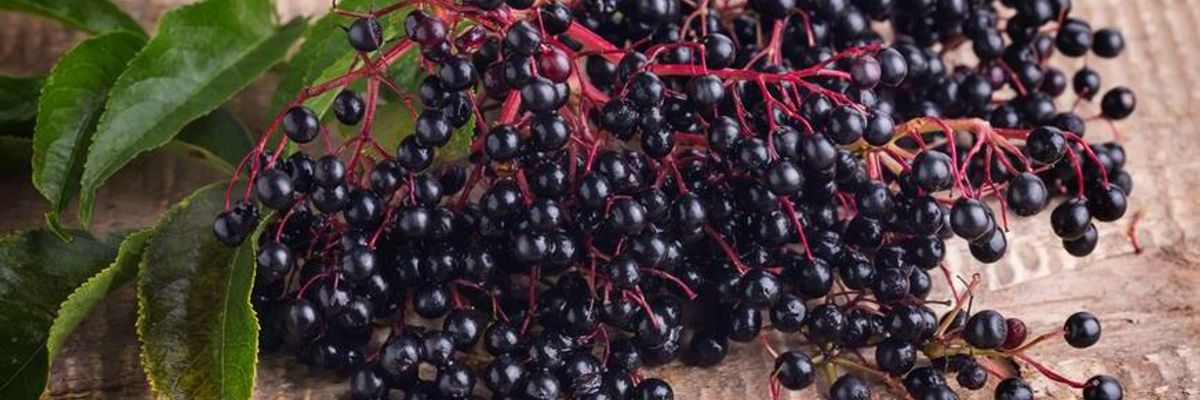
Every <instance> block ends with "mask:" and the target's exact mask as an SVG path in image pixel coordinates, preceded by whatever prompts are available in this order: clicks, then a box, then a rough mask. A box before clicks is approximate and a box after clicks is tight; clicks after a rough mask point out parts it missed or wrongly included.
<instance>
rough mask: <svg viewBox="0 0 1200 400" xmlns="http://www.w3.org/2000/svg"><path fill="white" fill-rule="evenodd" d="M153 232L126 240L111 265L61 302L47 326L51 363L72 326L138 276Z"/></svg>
mask: <svg viewBox="0 0 1200 400" xmlns="http://www.w3.org/2000/svg"><path fill="white" fill-rule="evenodd" d="M152 233H153V231H152V230H149V229H147V230H142V231H138V232H135V233H133V234H131V235H129V236H127V237H125V240H124V241H122V242H121V246H120V248H118V250H117V258H116V259H115V260H113V262H112V264H109V265H108V267H105V268H104V269H103V270H101V271H100V272H99V273H97V274H96V275H93V276H92V277H91V278H89V279H88V280H87V282H84V283H83V284H82V285H80V286H79V287H78V288H76V289H75V291H74V292H72V293H71V295H70V296H67V300H66V301H63V302H62V305H60V306H59V308H58V318H55V319H54V324H53V325H51V326H50V338H49V340H48V341H47V342H46V349H47V351H48V352H49V356H50V357H49V358H50V361H51V362H53V360H54V356H55V355H57V354H58V350H59V349H61V348H62V345H63V343H65V342H66V340H67V337H69V336H70V335H71V332H72V331H74V330H75V327H77V326H79V323H80V322H83V319H84V317H87V315H88V313H89V312H90V311H91V310H92V307H93V306H95V305H96V303H97V302H99V301H100V300H102V299H104V298H105V297H107V296H108V294H109V293H112V291H114V290H116V289H118V288H120V287H121V286H122V285H124V284H125V283H126V282H129V281H131V280H133V278H134V277H135V276H137V266H138V262H140V261H141V259H142V252H143V251H144V250H145V248H146V240H147V239H149V238H150V235H151V234H152Z"/></svg>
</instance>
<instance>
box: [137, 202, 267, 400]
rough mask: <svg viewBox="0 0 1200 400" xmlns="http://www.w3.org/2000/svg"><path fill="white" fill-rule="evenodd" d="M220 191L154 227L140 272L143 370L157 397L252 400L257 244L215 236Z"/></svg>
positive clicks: (185, 204) (173, 212) (182, 206)
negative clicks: (231, 243)
mask: <svg viewBox="0 0 1200 400" xmlns="http://www.w3.org/2000/svg"><path fill="white" fill-rule="evenodd" d="M224 202H225V192H224V185H223V184H215V185H210V186H207V187H205V188H202V189H200V190H199V191H197V192H196V193H194V194H192V195H191V196H190V197H189V198H187V199H185V200H184V201H183V202H181V203H180V204H179V205H177V206H176V207H175V208H173V209H172V210H171V211H170V212H169V213H168V214H167V215H166V216H165V217H163V219H162V220H161V221H160V222H159V223H158V224H157V225H156V227H155V229H156V233H155V234H154V237H152V238H151V239H150V242H149V243H148V245H147V247H146V252H145V257H144V258H143V260H142V264H141V267H140V268H139V270H138V284H137V286H138V322H137V332H138V338H139V339H140V340H141V343H142V351H141V357H142V367H143V368H145V370H146V376H147V378H149V381H150V387H151V388H152V389H153V390H154V392H155V393H156V395H157V396H158V397H159V398H168V399H221V400H227V399H228V400H238V399H249V398H250V395H251V393H252V391H253V387H254V374H255V364H256V362H257V358H256V357H257V351H258V321H257V319H256V318H255V316H254V310H253V309H252V308H251V306H250V291H251V287H252V285H253V282H254V255H253V244H252V243H253V242H254V241H253V240H247V241H246V243H244V244H242V245H241V246H240V247H237V248H231V247H227V246H225V245H223V244H221V243H220V242H218V241H217V240H216V238H215V237H213V234H212V220H213V217H214V216H216V215H217V213H219V212H221V210H222V209H223V208H224Z"/></svg>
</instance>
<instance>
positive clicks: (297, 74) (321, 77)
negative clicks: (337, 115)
mask: <svg viewBox="0 0 1200 400" xmlns="http://www.w3.org/2000/svg"><path fill="white" fill-rule="evenodd" d="M375 4H376V2H374V1H372V0H343V1H339V2H338V3H337V6H338V8H340V9H343V10H351V11H359V12H367V11H370V10H371V7H372V6H374V5H375ZM406 14H408V12H406V11H404V10H398V11H395V12H392V13H390V14H388V15H387V16H385V17H381V19H380V21H379V23H380V26H382V27H383V35H384V38H385V39H384V40H385V43H384V46H383V47H381V49H386V48H388V47H389V46H388V45H389V44H391V43H393V42H395V40H396V39H393V38H396V37H398V36H399V35H400V32H402V28H401V27H402V26H403V21H402V18H403V16H404V15H406ZM351 21H352V19H351V18H349V17H346V16H342V15H337V14H334V13H329V14H327V15H325V16H324V17H321V19H319V20H317V22H315V23H314V24H313V25H312V27H311V28H309V30H308V33H307V34H306V35H305V36H304V42H303V43H302V44H301V45H300V50H298V51H297V52H296V54H295V55H293V56H292V59H291V63H290V65H288V68H287V70H286V71H285V72H284V74H283V77H282V78H280V80H279V86H278V87H276V89H275V93H274V94H273V95H272V97H271V110H272V112H278V111H279V110H282V109H283V107H284V106H285V105H286V104H288V102H290V101H291V100H292V99H294V98H295V97H296V96H297V95H298V94H300V91H301V90H303V89H304V88H305V87H308V86H311V85H316V84H319V83H321V82H326V81H328V80H331V79H335V78H337V77H338V76H339V75H342V74H345V73H346V72H347V71H349V70H350V64H351V63H352V62H353V61H354V59H355V57H357V53H356V52H355V50H354V48H352V47H350V43H349V41H347V40H346V34H345V31H344V30H343V27H344V26H346V25H349V24H350V22H351ZM409 52H410V53H417V50H416V49H415V48H413V49H411V50H410V51H409ZM413 59H414V60H415V58H413ZM393 66H394V67H395V68H416V63H415V61H414V62H412V64H405V61H403V60H398V61H397V62H396V63H395V64H393ZM384 91H386V89H384ZM337 92H338V91H337V90H331V91H329V92H326V93H325V94H322V95H320V96H316V97H313V98H311V99H308V101H306V102H305V105H306V106H308V108H310V109H312V110H313V111H314V112H316V113H317V115H318V116H323V115H325V113H326V112H328V111H329V107H330V106H331V105H333V97H334V96H336V95H337Z"/></svg>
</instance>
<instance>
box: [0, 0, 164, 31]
mask: <svg viewBox="0 0 1200 400" xmlns="http://www.w3.org/2000/svg"><path fill="white" fill-rule="evenodd" d="M0 9H3V10H13V11H20V12H26V13H31V14H37V15H40V16H43V17H46V18H50V19H54V20H57V21H59V22H62V23H63V24H66V25H67V26H70V27H72V28H75V29H80V30H83V31H86V32H88V33H104V32H109V31H116V30H124V31H129V32H132V33H135V34H138V35H141V36H142V37H145V36H146V31H144V30H142V27H141V26H139V25H138V23H137V21H134V19H133V18H131V17H130V16H129V14H126V13H124V12H123V11H121V9H119V8H117V6H115V5H113V4H112V3H111V2H109V1H108V0H0Z"/></svg>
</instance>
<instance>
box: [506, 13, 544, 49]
mask: <svg viewBox="0 0 1200 400" xmlns="http://www.w3.org/2000/svg"><path fill="white" fill-rule="evenodd" d="M541 44H542V34H541V32H539V31H538V29H537V27H535V26H533V24H531V23H529V22H528V21H519V22H517V23H515V24H513V25H512V26H511V27H509V28H508V32H505V33H504V48H505V50H508V51H512V52H514V53H516V54H518V55H521V56H526V57H527V56H531V55H533V54H534V52H535V51H537V49H538V47H539V46H541Z"/></svg>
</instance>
